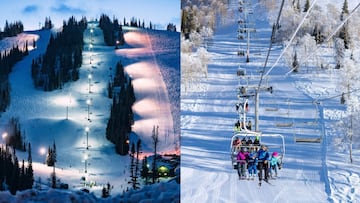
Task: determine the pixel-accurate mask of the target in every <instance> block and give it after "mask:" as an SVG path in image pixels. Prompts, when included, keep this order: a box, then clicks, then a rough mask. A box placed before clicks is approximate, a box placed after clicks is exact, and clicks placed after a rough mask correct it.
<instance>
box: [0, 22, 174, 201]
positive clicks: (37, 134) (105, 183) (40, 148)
mask: <svg viewBox="0 0 360 203" xmlns="http://www.w3.org/2000/svg"><path fill="white" fill-rule="evenodd" d="M57 31H58V30H57V29H55V28H53V29H42V30H36V31H25V32H23V33H20V34H18V35H17V36H16V37H7V38H4V39H2V40H1V41H0V48H1V51H2V53H4V52H5V50H9V49H11V48H12V47H13V46H14V44H17V45H18V46H19V47H25V44H26V46H28V47H27V48H28V51H29V53H28V55H27V56H25V57H24V58H23V59H22V60H20V61H19V62H18V63H16V64H15V65H14V67H13V69H12V71H11V73H10V74H9V83H10V84H11V93H10V98H11V103H10V105H9V107H8V108H7V109H6V110H5V111H4V112H2V113H1V117H0V119H1V120H0V121H1V122H0V133H1V135H2V140H1V146H2V147H4V143H5V140H6V135H8V134H9V133H8V132H7V131H6V130H7V126H8V122H9V121H10V120H11V118H16V119H15V120H17V121H18V122H19V126H20V127H19V128H20V131H21V133H22V135H23V138H24V142H30V143H31V150H32V155H31V156H32V168H33V171H34V184H33V188H34V189H30V190H24V191H17V193H16V195H15V196H13V195H12V194H10V192H9V191H8V190H7V191H1V192H0V202H141V201H142V202H148V201H158V202H179V201H180V200H179V198H180V184H179V183H178V181H177V180H176V179H175V177H176V176H177V177H178V179H179V160H178V161H177V162H178V164H177V167H176V168H175V167H174V166H176V165H174V163H173V164H169V163H168V161H166V159H167V158H166V156H165V155H177V156H179V147H180V146H179V145H180V143H179V142H180V121H179V120H180V113H179V112H180V99H179V97H180V90H179V89H180V33H179V32H172V31H161V30H153V29H147V28H140V27H134V26H123V30H122V31H123V36H124V44H123V45H119V46H116V48H115V49H114V47H115V46H107V45H105V42H104V35H103V31H102V30H101V28H100V27H99V21H88V22H87V27H85V29H84V32H83V41H84V45H83V52H82V64H81V67H79V79H78V80H77V81H72V82H67V83H64V84H63V85H62V87H61V88H59V89H55V90H52V91H44V90H42V88H36V87H34V82H33V80H32V77H31V76H32V75H31V66H32V63H33V59H35V58H37V57H39V56H41V55H42V54H44V53H45V51H46V49H47V45H48V43H49V40H50V41H51V39H50V38H51V37H50V36H51V35H55V34H56V32H57ZM33 41H34V42H33ZM117 63H121V64H122V65H123V68H124V72H125V74H126V77H128V78H131V82H132V85H133V88H134V92H135V97H136V101H135V103H134V104H133V106H132V112H133V115H134V122H133V125H132V132H131V133H130V134H129V136H128V141H129V143H130V144H129V150H131V145H132V143H135V146H136V144H137V141H138V140H139V139H140V140H141V149H140V150H141V151H140V152H139V159H140V162H139V167H140V168H141V163H142V161H143V158H144V157H148V164H150V165H151V163H152V162H151V160H152V157H153V154H154V144H153V138H152V136H153V135H154V133H156V134H157V135H158V142H157V154H158V155H161V157H163V158H161V160H160V158H159V157H158V158H157V160H158V163H157V165H159V166H157V167H160V166H162V165H160V164H163V167H167V168H166V169H167V170H172V171H173V172H172V173H175V174H173V175H172V177H166V176H167V175H166V174H165V176H162V177H160V178H157V179H156V183H155V184H153V185H145V183H144V181H143V180H144V179H142V178H141V179H140V177H138V181H137V188H138V189H133V182H132V181H133V180H134V179H132V177H131V176H133V177H134V175H132V174H131V171H132V169H131V167H132V166H131V157H130V156H129V155H128V154H127V153H126V155H125V156H121V155H119V154H118V153H116V150H115V145H114V144H113V143H111V142H110V141H109V140H107V139H106V126H107V122H108V120H109V116H110V110H111V106H112V101H113V99H109V98H108V95H109V94H108V84H109V81H111V80H112V79H114V78H115V77H116V72H115V71H116V65H117ZM118 91H120V90H119V89H116V88H114V92H118ZM3 149H4V148H3ZM55 149H56V164H55V166H54V167H52V166H47V164H46V163H45V160H46V157H47V154H48V152H50V151H55ZM129 153H130V151H129ZM16 156H17V157H18V160H19V166H20V167H21V166H22V160H25V166H27V163H28V162H27V161H28V152H22V151H19V150H16ZM169 157H172V156H169ZM178 159H179V158H178ZM175 160H176V159H175ZM171 167H173V168H171ZM160 168H161V167H160ZM53 172H55V174H56V188H60V187H62V188H68V189H54V188H52V179H51V174H52V173H53ZM138 173H139V172H138ZM163 173H165V172H163ZM167 173H169V171H167ZM139 175H140V173H139V174H138V175H137V176H139ZM148 182H150V181H148ZM2 184H3V183H2ZM3 186H4V185H3ZM5 188H6V185H5ZM104 188H105V189H104ZM104 190H105V192H106V194H107V195H110V197H107V198H102V197H103V196H104ZM84 191H85V192H84ZM87 192H89V194H88V193H87Z"/></svg>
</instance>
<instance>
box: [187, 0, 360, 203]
mask: <svg viewBox="0 0 360 203" xmlns="http://www.w3.org/2000/svg"><path fill="white" fill-rule="evenodd" d="M234 2H237V1H234ZM322 2H324V1H322ZM337 2H340V1H337ZM341 2H342V1H341ZM327 3H329V1H327ZM353 4H355V3H354V2H353V1H352V5H353ZM231 5H233V7H232V8H231V10H236V9H237V6H238V4H237V3H234V4H231ZM254 10H255V11H256V13H259V15H253V18H254V20H255V25H256V29H257V32H256V33H255V34H254V35H255V37H254V38H253V39H252V40H251V48H250V53H251V56H250V63H245V58H239V57H238V56H237V54H236V51H237V50H238V48H239V43H240V42H239V41H238V40H237V37H236V34H237V32H236V31H237V22H236V21H237V17H236V12H235V17H234V18H231V19H227V21H228V22H227V23H225V24H224V25H220V26H219V27H218V28H217V31H216V32H215V33H214V37H213V39H212V41H211V43H210V44H209V45H208V51H209V53H210V54H211V57H212V60H211V62H210V63H209V65H208V78H206V79H204V80H202V81H200V82H199V84H198V85H197V86H196V87H193V88H192V90H191V91H190V90H189V91H187V92H184V91H183V89H182V92H181V133H182V136H181V138H182V139H181V201H182V202H217V203H219V202H224V203H225V202H226V203H228V202H249V203H256V202H291V203H294V202H313V203H315V202H360V178H359V177H360V151H359V148H358V147H357V148H356V149H355V148H354V151H353V159H354V163H352V164H350V161H349V155H348V153H343V152H338V151H337V150H336V146H334V144H333V143H332V142H333V139H334V137H336V133H334V131H333V130H332V129H333V128H334V126H335V124H336V122H338V121H339V120H340V119H342V117H341V115H342V114H344V112H345V106H344V105H341V104H340V102H339V101H340V99H339V98H338V97H333V96H335V95H339V94H341V93H340V92H339V90H338V89H337V84H338V80H339V79H340V78H339V75H340V74H339V72H338V71H339V70H334V69H327V70H319V69H314V68H313V69H309V70H306V69H302V71H301V73H300V74H290V75H288V76H285V74H286V73H287V72H288V71H289V69H288V67H286V65H285V62H284V61H283V60H280V63H279V64H278V65H277V66H276V68H275V69H273V71H272V72H270V75H269V76H268V77H267V78H266V79H265V80H264V82H263V85H265V86H272V87H273V89H274V92H273V93H272V94H270V93H269V92H261V94H260V112H259V113H260V126H259V127H260V131H262V132H263V134H281V135H283V136H284V137H285V142H286V155H285V158H284V160H283V161H284V164H283V169H281V170H280V171H279V177H278V178H277V179H276V180H270V183H271V184H266V183H263V184H262V186H261V187H259V186H258V180H257V179H256V178H255V180H249V181H248V180H239V178H238V175H237V172H236V170H234V169H233V168H232V165H231V159H230V148H229V145H230V141H231V136H232V135H233V126H234V123H235V122H236V120H237V119H238V114H237V113H236V111H235V104H236V103H237V102H238V100H237V97H236V96H237V91H236V88H237V87H238V85H239V84H240V85H247V84H248V85H249V86H251V85H257V84H258V82H259V76H260V71H261V70H262V68H263V66H264V62H265V57H266V52H267V49H268V46H269V39H270V35H271V24H272V23H273V22H268V21H267V20H266V19H267V18H266V17H264V16H265V15H266V12H267V11H266V10H265V9H264V8H263V7H261V6H260V5H259V4H257V5H256V8H255V9H254ZM240 46H242V47H246V45H245V44H244V43H242V42H241V45H240ZM282 48H283V47H281V46H274V47H273V50H272V52H271V55H270V59H269V65H268V67H269V66H271V65H272V64H273V63H274V62H275V60H276V59H277V57H278V56H279V55H280V52H281V51H282ZM331 52H332V49H322V50H319V53H324V54H329V53H331ZM333 61H334V59H331V58H330V59H329V61H328V63H330V64H333V63H334V62H333ZM239 65H240V66H241V68H244V69H246V76H245V79H246V81H248V83H246V82H243V83H240V82H239V81H238V76H237V75H236V71H237V69H238V66H239ZM243 81H244V80H243ZM254 108H255V105H254V102H253V99H250V111H249V115H248V116H250V117H252V118H253V119H254ZM252 121H254V120H252ZM252 123H253V124H254V122H252ZM287 124H290V127H278V126H281V125H283V126H284V125H287ZM295 138H321V139H322V142H321V143H296V142H295ZM263 139H264V140H263V141H264V142H267V143H271V144H279V143H280V141H279V140H276V139H271V138H266V137H264V138H263Z"/></svg>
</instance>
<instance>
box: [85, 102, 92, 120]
mask: <svg viewBox="0 0 360 203" xmlns="http://www.w3.org/2000/svg"><path fill="white" fill-rule="evenodd" d="M86 104H87V112H88V121H90V105H91V100H90V99H88V100H86Z"/></svg>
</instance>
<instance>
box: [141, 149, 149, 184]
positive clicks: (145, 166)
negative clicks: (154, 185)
mask: <svg viewBox="0 0 360 203" xmlns="http://www.w3.org/2000/svg"><path fill="white" fill-rule="evenodd" d="M141 177H143V178H145V185H147V184H148V183H149V167H148V161H147V157H146V156H145V157H144V159H143V162H142V167H141Z"/></svg>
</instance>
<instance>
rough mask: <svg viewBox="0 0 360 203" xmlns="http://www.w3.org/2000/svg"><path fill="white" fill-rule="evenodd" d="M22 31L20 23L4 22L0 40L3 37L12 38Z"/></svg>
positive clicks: (22, 26) (22, 27)
mask: <svg viewBox="0 0 360 203" xmlns="http://www.w3.org/2000/svg"><path fill="white" fill-rule="evenodd" d="M23 31H24V25H23V24H22V22H21V21H16V22H14V23H10V24H9V22H8V21H6V22H5V27H4V31H2V32H1V31H0V40H1V39H3V38H5V37H14V36H16V35H17V34H19V33H22V32H23Z"/></svg>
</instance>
